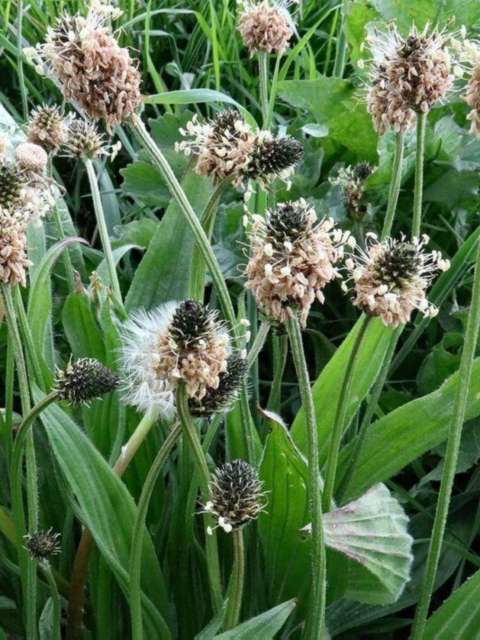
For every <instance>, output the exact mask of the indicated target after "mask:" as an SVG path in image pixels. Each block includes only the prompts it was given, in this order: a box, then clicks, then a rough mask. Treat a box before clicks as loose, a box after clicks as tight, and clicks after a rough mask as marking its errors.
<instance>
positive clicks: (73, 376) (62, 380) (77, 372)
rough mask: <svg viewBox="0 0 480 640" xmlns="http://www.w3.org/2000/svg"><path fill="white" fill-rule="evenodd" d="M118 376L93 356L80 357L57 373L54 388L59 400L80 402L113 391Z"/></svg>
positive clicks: (117, 381)
mask: <svg viewBox="0 0 480 640" xmlns="http://www.w3.org/2000/svg"><path fill="white" fill-rule="evenodd" d="M118 383H119V379H118V376H117V375H116V374H115V373H113V371H110V369H107V367H105V366H104V365H103V364H102V363H101V362H98V360H95V359H94V358H81V359H80V360H77V361H76V362H69V364H68V365H67V366H66V367H65V369H63V370H62V371H59V372H58V373H57V377H56V379H55V385H54V389H55V391H56V392H57V395H58V397H59V399H60V400H65V401H66V402H69V403H70V404H81V403H83V402H89V401H91V400H95V399H96V398H100V397H101V396H103V395H105V394H106V393H110V391H113V390H114V389H115V388H116V387H117V386H118Z"/></svg>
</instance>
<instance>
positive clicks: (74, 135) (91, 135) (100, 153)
mask: <svg viewBox="0 0 480 640" xmlns="http://www.w3.org/2000/svg"><path fill="white" fill-rule="evenodd" d="M120 148H121V143H120V142H117V143H116V144H110V143H109V141H108V140H107V138H106V136H105V135H104V134H103V133H101V132H100V131H99V130H98V127H97V125H96V124H95V123H94V122H91V121H90V120H84V119H83V118H72V119H71V120H70V122H69V124H68V130H67V139H66V141H65V155H66V156H68V157H71V158H82V159H83V160H87V159H88V160H93V159H95V158H102V157H104V158H110V160H113V159H114V158H115V157H116V155H117V153H118V152H119V150H120Z"/></svg>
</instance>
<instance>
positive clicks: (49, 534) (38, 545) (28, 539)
mask: <svg viewBox="0 0 480 640" xmlns="http://www.w3.org/2000/svg"><path fill="white" fill-rule="evenodd" d="M60 537H61V536H60V534H59V533H55V532H54V531H53V529H48V530H47V531H36V532H35V533H27V534H26V535H25V536H24V537H23V539H24V541H25V547H26V549H27V551H28V552H29V553H30V555H31V556H32V557H33V558H35V560H48V559H49V558H50V557H51V556H54V555H57V554H59V553H60V551H61V547H60Z"/></svg>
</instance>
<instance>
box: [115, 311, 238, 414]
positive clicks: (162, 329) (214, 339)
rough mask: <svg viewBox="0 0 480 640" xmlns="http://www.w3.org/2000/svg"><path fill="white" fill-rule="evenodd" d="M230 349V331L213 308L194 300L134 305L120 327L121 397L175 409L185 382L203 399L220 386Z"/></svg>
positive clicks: (169, 410)
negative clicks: (141, 308)
mask: <svg viewBox="0 0 480 640" xmlns="http://www.w3.org/2000/svg"><path fill="white" fill-rule="evenodd" d="M230 355H231V347H230V336H229V334H228V332H227V330H226V329H225V327H224V324H223V323H222V322H221V321H220V320H219V319H218V315H217V313H216V312H215V311H210V310H209V309H207V308H206V307H205V306H203V305H202V304H200V303H199V302H195V301H194V300H186V301H184V302H181V303H173V302H171V303H167V304H164V305H161V306H160V307H158V308H157V309H154V310H153V311H151V312H148V313H146V312H144V311H138V312H136V313H134V314H133V315H132V316H131V318H130V319H129V320H128V321H127V322H126V323H125V324H124V326H123V330H122V370H123V373H124V378H125V380H126V383H125V387H124V390H125V401H126V402H127V403H128V404H132V405H134V406H136V407H137V408H138V409H140V410H142V411H145V410H147V409H150V408H151V407H154V406H155V407H157V408H158V410H159V411H160V412H161V413H162V415H164V417H166V418H171V417H172V415H173V414H174V412H175V406H174V391H175V389H176V388H177V386H178V384H179V383H181V382H183V383H185V385H186V390H187V394H188V396H189V398H190V399H193V400H194V401H199V402H201V401H202V400H203V398H205V397H206V395H207V394H208V393H209V390H212V389H218V387H219V385H220V376H221V374H222V373H223V372H226V371H227V367H228V359H229V357H230Z"/></svg>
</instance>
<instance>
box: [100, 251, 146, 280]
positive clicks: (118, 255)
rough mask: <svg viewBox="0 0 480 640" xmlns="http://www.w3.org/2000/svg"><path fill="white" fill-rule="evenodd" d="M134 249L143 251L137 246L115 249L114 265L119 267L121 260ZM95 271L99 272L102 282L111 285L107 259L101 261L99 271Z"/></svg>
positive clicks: (113, 255)
mask: <svg viewBox="0 0 480 640" xmlns="http://www.w3.org/2000/svg"><path fill="white" fill-rule="evenodd" d="M132 249H141V247H139V246H138V245H135V244H124V245H122V246H121V247H117V249H113V251H112V257H113V262H114V264H115V265H118V263H119V262H120V260H121V259H122V258H123V257H124V256H125V255H126V254H127V253H128V252H129V251H132ZM95 271H96V272H97V274H98V277H99V278H100V280H101V281H102V282H103V283H104V284H106V285H111V282H110V274H109V271H108V265H107V261H106V259H105V258H104V259H103V260H102V261H101V263H100V264H99V265H98V267H97V269H96V270H95Z"/></svg>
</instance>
